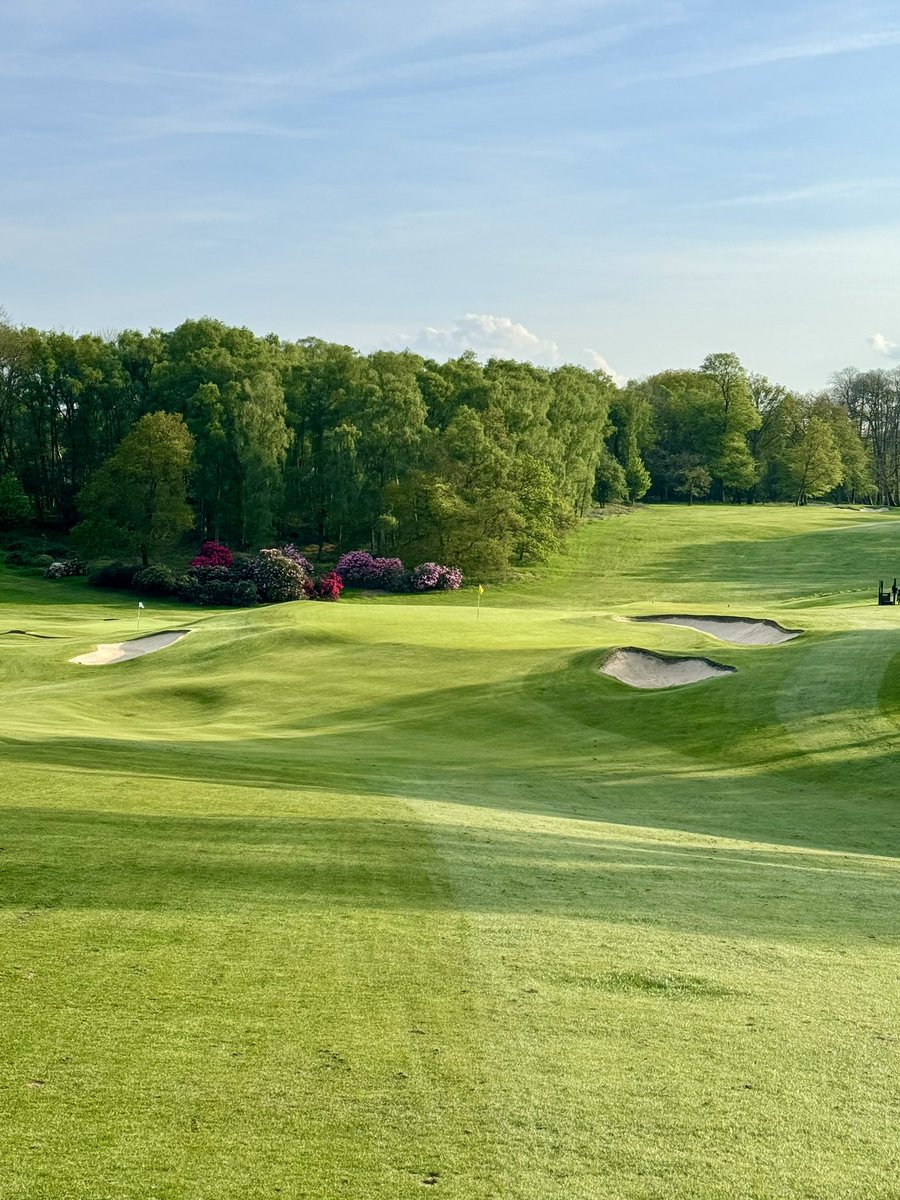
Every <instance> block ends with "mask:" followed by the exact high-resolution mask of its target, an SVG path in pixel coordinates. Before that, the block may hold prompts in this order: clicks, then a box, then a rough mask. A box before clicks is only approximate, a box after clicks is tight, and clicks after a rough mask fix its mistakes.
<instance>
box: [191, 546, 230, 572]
mask: <svg viewBox="0 0 900 1200" xmlns="http://www.w3.org/2000/svg"><path fill="white" fill-rule="evenodd" d="M233 562H234V555H233V554H232V553H231V551H230V550H229V549H228V547H227V546H223V545H222V544H221V542H204V543H203V545H202V546H201V547H200V549H199V551H198V553H197V556H196V557H195V558H192V559H191V566H192V567H230V566H231V564H232V563H233Z"/></svg>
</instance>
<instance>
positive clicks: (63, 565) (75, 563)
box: [41, 555, 85, 579]
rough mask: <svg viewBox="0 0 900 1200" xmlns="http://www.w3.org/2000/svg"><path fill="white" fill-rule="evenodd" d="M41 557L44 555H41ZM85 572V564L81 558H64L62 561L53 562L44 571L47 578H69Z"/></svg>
mask: <svg viewBox="0 0 900 1200" xmlns="http://www.w3.org/2000/svg"><path fill="white" fill-rule="evenodd" d="M41 557H42V558H43V557H44V556H43V555H41ZM84 573H85V566H84V563H83V562H82V561H81V559H80V558H64V559H63V560H62V562H51V563H50V566H49V567H47V569H46V570H45V571H44V575H45V577H46V578H47V579H68V578H69V577H71V576H73V575H83V574H84Z"/></svg>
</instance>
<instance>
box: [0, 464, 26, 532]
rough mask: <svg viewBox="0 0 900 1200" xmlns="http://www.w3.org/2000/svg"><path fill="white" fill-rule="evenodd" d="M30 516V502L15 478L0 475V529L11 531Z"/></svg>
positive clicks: (8, 474) (10, 475) (8, 475)
mask: <svg viewBox="0 0 900 1200" xmlns="http://www.w3.org/2000/svg"><path fill="white" fill-rule="evenodd" d="M31 515H32V507H31V501H30V500H29V499H28V497H27V496H26V494H25V491H24V489H23V487H22V485H21V483H19V480H18V479H17V478H16V476H15V475H13V474H11V473H7V474H5V475H0V529H13V528H14V527H15V526H16V525H20V524H21V523H22V522H23V521H27V520H28V518H29V517H30V516H31Z"/></svg>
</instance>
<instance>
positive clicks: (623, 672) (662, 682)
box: [600, 646, 734, 688]
mask: <svg viewBox="0 0 900 1200" xmlns="http://www.w3.org/2000/svg"><path fill="white" fill-rule="evenodd" d="M600 671H601V672H602V674H604V675H611V676H612V678H613V679H618V680H619V682H620V683H627V684H628V686H629V687H635V688H671V687H683V686H684V685H685V684H687V683H699V682H700V681H701V680H702V679H715V678H716V677H717V676H719V675H733V674H734V667H723V666H722V664H721V663H714V662H711V661H710V660H709V659H708V658H673V657H670V656H669V655H664V654H653V653H651V651H649V650H637V649H635V648H634V647H633V646H622V647H620V648H619V649H618V650H613V651H612V653H611V654H608V655H607V657H606V658H605V659H604V660H603V662H602V663H601V664H600Z"/></svg>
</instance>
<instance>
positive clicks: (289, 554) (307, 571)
mask: <svg viewBox="0 0 900 1200" xmlns="http://www.w3.org/2000/svg"><path fill="white" fill-rule="evenodd" d="M281 553H282V554H283V555H284V557H285V558H289V559H290V560H291V562H295V563H296V564H297V566H298V567H299V568H300V570H301V571H302V572H303V574H304V575H308V576H309V577H310V579H311V578H312V575H313V568H312V563H311V562H310V561H309V559H308V558H307V557H306V555H305V554H301V553H300V551H299V550H298V549H297V547H296V546H295V545H294V543H293V542H288V544H287V545H286V546H282V547H281Z"/></svg>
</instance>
